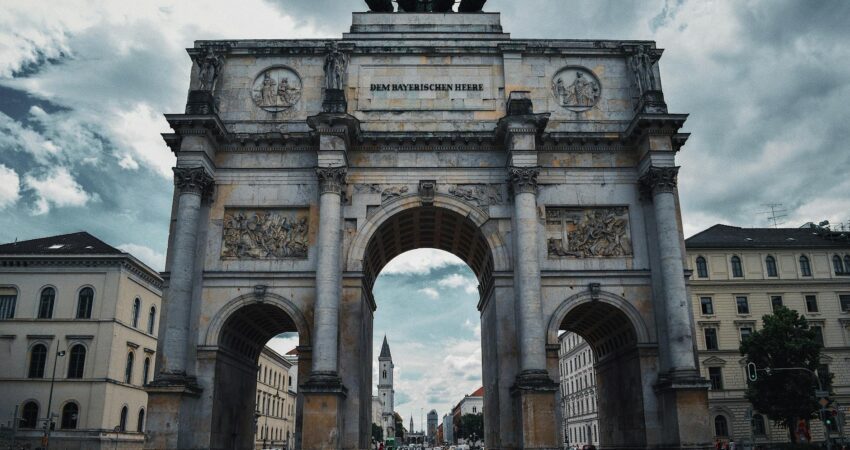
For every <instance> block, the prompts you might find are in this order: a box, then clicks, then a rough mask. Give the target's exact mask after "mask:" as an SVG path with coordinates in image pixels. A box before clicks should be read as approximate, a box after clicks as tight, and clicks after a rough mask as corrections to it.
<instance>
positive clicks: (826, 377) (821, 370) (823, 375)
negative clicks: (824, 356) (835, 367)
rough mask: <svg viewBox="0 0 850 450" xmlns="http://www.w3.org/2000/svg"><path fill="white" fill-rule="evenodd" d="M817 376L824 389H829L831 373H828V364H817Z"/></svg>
mask: <svg viewBox="0 0 850 450" xmlns="http://www.w3.org/2000/svg"><path fill="white" fill-rule="evenodd" d="M818 378H819V379H820V384H821V386H823V388H824V390H829V387H830V386H831V385H832V383H831V382H830V381H831V380H830V378H831V375H830V374H829V366H828V365H826V364H823V365H821V366H818Z"/></svg>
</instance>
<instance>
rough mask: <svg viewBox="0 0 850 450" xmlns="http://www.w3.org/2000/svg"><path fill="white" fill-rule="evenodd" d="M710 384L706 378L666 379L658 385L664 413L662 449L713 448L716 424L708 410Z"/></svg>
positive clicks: (660, 404) (702, 449)
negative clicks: (712, 440) (713, 422)
mask: <svg viewBox="0 0 850 450" xmlns="http://www.w3.org/2000/svg"><path fill="white" fill-rule="evenodd" d="M708 388H709V384H708V383H707V382H706V381H705V380H704V379H702V378H699V377H691V378H684V377H678V378H676V379H675V380H670V379H669V378H662V380H661V381H660V382H659V383H658V384H657V385H656V386H655V392H656V394H657V395H658V399H659V402H658V403H659V409H660V411H661V413H662V415H663V416H664V425H665V426H664V428H663V430H662V436H661V438H662V445H661V446H660V447H659V448H670V449H695V450H696V449H700V450H707V449H710V448H711V437H712V434H713V432H712V428H711V427H712V425H711V423H710V420H709V416H708V415H707V414H706V413H707V411H708Z"/></svg>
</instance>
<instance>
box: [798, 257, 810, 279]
mask: <svg viewBox="0 0 850 450" xmlns="http://www.w3.org/2000/svg"><path fill="white" fill-rule="evenodd" d="M800 273H801V274H802V275H803V276H804V277H810V276H812V265H811V264H809V257H808V256H806V255H800Z"/></svg>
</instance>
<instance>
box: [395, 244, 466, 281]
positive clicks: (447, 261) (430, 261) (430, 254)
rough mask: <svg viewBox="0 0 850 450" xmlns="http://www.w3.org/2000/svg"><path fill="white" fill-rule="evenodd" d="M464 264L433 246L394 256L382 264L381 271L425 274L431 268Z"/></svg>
mask: <svg viewBox="0 0 850 450" xmlns="http://www.w3.org/2000/svg"><path fill="white" fill-rule="evenodd" d="M465 264H466V263H465V262H463V260H462V259H460V258H458V257H457V256H455V255H453V254H451V253H449V252H446V251H443V250H437V249H433V248H420V249H416V250H411V251H409V252H406V253H402V254H401V255H399V256H396V257H395V258H393V259H392V261H390V262H389V263H387V265H386V266H384V269H383V270H382V271H381V273H382V274H389V275H413V274H416V275H427V274H428V273H430V272H431V271H432V270H436V269H442V268H443V267H448V266H462V265H465Z"/></svg>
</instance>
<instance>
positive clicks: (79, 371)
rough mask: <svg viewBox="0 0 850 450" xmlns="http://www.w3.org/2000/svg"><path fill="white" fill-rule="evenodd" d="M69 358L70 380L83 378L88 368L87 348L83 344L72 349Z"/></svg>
mask: <svg viewBox="0 0 850 450" xmlns="http://www.w3.org/2000/svg"><path fill="white" fill-rule="evenodd" d="M70 353H71V354H70V357H69V358H68V378H82V377H83V369H84V368H85V366H86V348H85V347H83V345H82V344H77V345H75V346H73V347H71V352H70Z"/></svg>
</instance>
